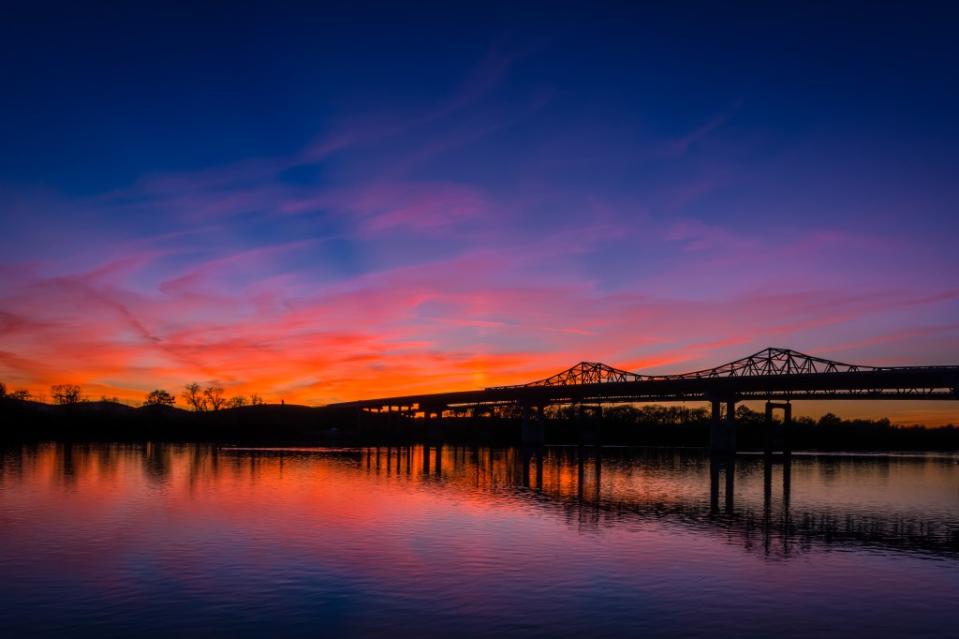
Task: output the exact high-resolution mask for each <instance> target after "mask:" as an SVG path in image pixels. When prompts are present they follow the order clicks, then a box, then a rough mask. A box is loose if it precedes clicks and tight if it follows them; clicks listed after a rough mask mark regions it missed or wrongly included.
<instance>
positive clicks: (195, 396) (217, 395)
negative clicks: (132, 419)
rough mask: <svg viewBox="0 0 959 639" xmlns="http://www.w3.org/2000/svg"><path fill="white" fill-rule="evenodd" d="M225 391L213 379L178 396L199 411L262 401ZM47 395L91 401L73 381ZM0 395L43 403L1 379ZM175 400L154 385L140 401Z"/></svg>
mask: <svg viewBox="0 0 959 639" xmlns="http://www.w3.org/2000/svg"><path fill="white" fill-rule="evenodd" d="M225 392H226V391H225V390H224V388H223V387H222V386H220V385H219V384H217V383H213V384H210V385H209V386H201V385H200V384H198V383H196V382H193V383H191V384H187V385H186V386H184V387H183V392H182V393H181V394H180V397H181V399H183V401H184V404H185V405H186V406H188V407H189V408H190V409H191V410H194V411H196V412H199V413H202V412H206V411H216V410H221V409H224V408H240V407H243V406H259V405H261V404H263V399H262V398H261V397H260V396H259V395H257V394H256V393H253V394H251V395H249V396H245V395H234V396H233V397H227V396H226V394H225ZM50 396H51V397H52V398H53V403H54V404H55V405H57V406H74V405H77V404H83V403H89V402H92V401H94V400H92V399H91V398H90V397H89V396H87V395H84V394H83V389H82V388H81V387H80V386H79V385H77V384H54V385H53V386H51V387H50ZM0 399H11V400H15V401H21V402H28V401H37V402H39V403H46V402H45V401H44V400H45V398H44V397H37V398H34V397H33V396H32V395H31V394H30V391H28V390H26V389H17V390H13V391H9V392H8V391H7V386H6V384H4V383H3V382H0ZM176 400H177V398H176V396H175V395H173V394H172V393H170V392H168V391H167V390H165V389H162V388H157V389H155V390H152V391H150V392H149V393H147V395H146V398H145V399H144V400H143V403H142V404H141V405H142V406H171V407H172V406H174V405H175V404H176ZM99 401H100V402H110V403H114V404H121V403H122V402H121V401H120V399H119V398H117V397H106V396H103V397H101V398H100V400H99Z"/></svg>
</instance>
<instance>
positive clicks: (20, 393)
mask: <svg viewBox="0 0 959 639" xmlns="http://www.w3.org/2000/svg"><path fill="white" fill-rule="evenodd" d="M7 397H9V398H10V399H18V400H20V401H21V402H25V401H27V400H28V399H30V391H28V390H27V389H25V388H20V389H18V390H15V391H13V392H12V393H10V394H9V395H7Z"/></svg>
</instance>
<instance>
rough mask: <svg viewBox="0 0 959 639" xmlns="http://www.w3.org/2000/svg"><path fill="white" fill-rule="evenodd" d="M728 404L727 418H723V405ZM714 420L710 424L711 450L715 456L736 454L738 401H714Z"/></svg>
mask: <svg viewBox="0 0 959 639" xmlns="http://www.w3.org/2000/svg"><path fill="white" fill-rule="evenodd" d="M723 403H725V404H726V418H725V419H723V418H722V413H721V410H720V409H721V408H722V404H723ZM712 408H713V416H712V417H713V418H712V422H710V424H709V450H710V452H711V453H713V454H717V453H719V454H729V453H735V452H736V400H735V399H728V400H725V402H723V401H720V400H718V399H714V400H712Z"/></svg>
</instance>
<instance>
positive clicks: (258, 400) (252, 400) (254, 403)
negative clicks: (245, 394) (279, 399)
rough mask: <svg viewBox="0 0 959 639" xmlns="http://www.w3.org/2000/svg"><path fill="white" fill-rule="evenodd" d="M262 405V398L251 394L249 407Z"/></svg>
mask: <svg viewBox="0 0 959 639" xmlns="http://www.w3.org/2000/svg"><path fill="white" fill-rule="evenodd" d="M262 404H263V398H262V397H260V396H259V395H257V394H256V393H253V394H252V395H250V406H260V405H262Z"/></svg>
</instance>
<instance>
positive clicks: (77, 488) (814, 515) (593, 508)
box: [0, 445, 959, 637]
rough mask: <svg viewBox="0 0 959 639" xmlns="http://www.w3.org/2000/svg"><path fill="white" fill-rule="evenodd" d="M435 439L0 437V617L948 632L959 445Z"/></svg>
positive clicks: (12, 620)
mask: <svg viewBox="0 0 959 639" xmlns="http://www.w3.org/2000/svg"><path fill="white" fill-rule="evenodd" d="M429 453H430V454H429V456H428V457H427V455H425V454H424V449H423V448H422V447H416V448H412V449H408V448H401V449H397V448H392V449H387V448H380V449H378V450H377V449H359V450H325V449H303V450H299V449H298V450H240V449H217V448H211V447H199V446H159V445H147V446H135V447H132V446H108V445H97V446H53V445H50V446H41V447H30V448H17V449H7V450H4V451H2V460H0V635H2V636H24V635H29V634H39V635H58V634H64V633H69V634H73V635H87V636H111V635H114V636H115V635H124V636H129V635H134V634H135V635H138V636H171V635H177V634H180V635H182V636H202V635H220V636H234V635H274V636H275V635H285V636H290V635H304V636H306V635H309V636H318V635H319V636H322V635H344V634H350V635H357V636H376V637H380V636H448V635H457V636H500V635H502V634H503V633H513V634H525V635H530V636H596V635H604V636H610V635H620V636H638V635H671V636H675V635H688V636H711V637H715V636H729V635H734V636H743V637H750V636H752V637H768V636H770V635H773V634H776V635H780V636H808V635H813V634H816V635H826V636H834V635H847V636H848V635H853V636H868V635H881V636H890V635H906V634H908V635H924V636H953V637H956V636H959V463H957V458H956V457H949V456H945V457H943V456H939V457H933V456H929V457H890V456H868V457H864V456H812V455H808V456H807V455H797V456H795V457H793V460H792V462H791V464H789V465H788V466H784V465H783V464H782V463H776V464H773V465H765V464H764V463H763V460H762V458H761V457H751V456H742V455H740V456H739V457H738V458H737V460H736V463H735V471H734V472H733V473H730V472H729V468H728V467H719V466H713V467H712V469H711V466H710V462H709V459H708V457H706V456H704V455H703V454H702V453H700V452H698V451H676V450H661V449H660V450H653V449H646V450H642V449H615V448H604V449H601V454H597V451H596V449H585V450H583V451H580V452H579V453H578V452H577V449H576V448H547V449H545V450H544V451H542V453H541V454H535V453H529V452H527V453H524V452H522V451H520V450H489V449H482V448H480V449H472V448H449V447H445V448H442V449H441V450H440V451H439V453H438V454H437V449H436V448H433V449H431V450H430V451H429ZM730 479H732V482H730V481H729V480H730ZM730 488H731V489H732V490H730Z"/></svg>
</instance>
